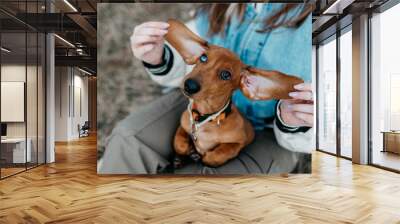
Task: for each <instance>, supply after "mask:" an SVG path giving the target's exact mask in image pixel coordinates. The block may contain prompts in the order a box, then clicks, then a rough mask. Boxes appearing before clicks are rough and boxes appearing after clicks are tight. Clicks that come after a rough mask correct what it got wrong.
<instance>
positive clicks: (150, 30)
mask: <svg viewBox="0 0 400 224" xmlns="http://www.w3.org/2000/svg"><path fill="white" fill-rule="evenodd" d="M168 27H169V24H168V23H165V22H145V23H142V24H140V25H138V26H136V27H135V28H134V30H133V34H132V36H131V47H132V51H133V55H135V57H136V58H137V59H139V60H142V61H144V62H146V63H149V64H152V65H157V64H160V63H161V62H162V55H163V51H164V36H165V35H166V34H167V33H168Z"/></svg>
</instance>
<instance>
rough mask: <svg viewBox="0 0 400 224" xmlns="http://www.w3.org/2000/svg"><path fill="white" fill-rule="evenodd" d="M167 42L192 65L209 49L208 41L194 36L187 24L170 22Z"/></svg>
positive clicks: (172, 20)
mask: <svg viewBox="0 0 400 224" xmlns="http://www.w3.org/2000/svg"><path fill="white" fill-rule="evenodd" d="M168 23H169V27H168V33H167V35H166V40H167V41H168V42H169V43H170V44H171V45H172V46H173V47H174V48H175V49H176V50H177V51H178V52H179V54H180V55H181V56H182V58H183V59H184V60H185V62H186V64H189V65H192V64H194V63H196V60H197V59H198V58H199V57H200V56H201V55H202V54H203V53H204V52H205V50H206V49H207V41H205V40H203V39H201V38H200V37H199V36H197V35H196V34H194V33H193V32H192V31H191V30H190V29H189V28H187V27H186V26H185V24H183V23H181V22H179V21H177V20H174V19H169V20H168Z"/></svg>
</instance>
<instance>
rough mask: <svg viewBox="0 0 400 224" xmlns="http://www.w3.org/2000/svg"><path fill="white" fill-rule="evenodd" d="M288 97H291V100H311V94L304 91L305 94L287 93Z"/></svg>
mask: <svg viewBox="0 0 400 224" xmlns="http://www.w3.org/2000/svg"><path fill="white" fill-rule="evenodd" d="M289 96H290V97H292V98H293V99H299V100H313V94H312V92H310V91H305V92H291V93H289Z"/></svg>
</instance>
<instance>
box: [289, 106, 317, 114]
mask: <svg viewBox="0 0 400 224" xmlns="http://www.w3.org/2000/svg"><path fill="white" fill-rule="evenodd" d="M289 108H290V109H291V110H293V111H298V112H303V113H309V114H313V113H314V105H313V104H290V105H289Z"/></svg>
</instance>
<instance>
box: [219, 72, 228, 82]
mask: <svg viewBox="0 0 400 224" xmlns="http://www.w3.org/2000/svg"><path fill="white" fill-rule="evenodd" d="M219 77H220V78H221V79H222V80H230V79H231V73H230V72H229V71H227V70H222V71H221V72H220V73H219Z"/></svg>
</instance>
